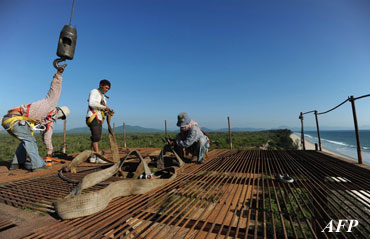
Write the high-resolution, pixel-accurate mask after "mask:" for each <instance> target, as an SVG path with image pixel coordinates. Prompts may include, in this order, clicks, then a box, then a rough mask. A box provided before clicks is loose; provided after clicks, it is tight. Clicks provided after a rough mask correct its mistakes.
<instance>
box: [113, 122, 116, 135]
mask: <svg viewBox="0 0 370 239" xmlns="http://www.w3.org/2000/svg"><path fill="white" fill-rule="evenodd" d="M115 129H116V123H115V122H113V129H112V130H113V134H114V133H115Z"/></svg>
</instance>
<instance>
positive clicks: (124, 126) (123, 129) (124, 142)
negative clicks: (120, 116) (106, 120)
mask: <svg viewBox="0 0 370 239" xmlns="http://www.w3.org/2000/svg"><path fill="white" fill-rule="evenodd" d="M122 131H123V147H124V148H127V147H126V124H125V122H123V127H122Z"/></svg>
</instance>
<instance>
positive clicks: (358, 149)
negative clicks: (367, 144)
mask: <svg viewBox="0 0 370 239" xmlns="http://www.w3.org/2000/svg"><path fill="white" fill-rule="evenodd" d="M349 101H350V102H351V104H352V113H353V122H354V124H355V132H356V141H357V157H358V163H359V164H363V159H362V151H361V144H360V133H359V131H358V124H357V115H356V106H355V99H354V98H353V95H351V96H350V97H349Z"/></svg>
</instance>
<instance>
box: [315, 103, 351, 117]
mask: <svg viewBox="0 0 370 239" xmlns="http://www.w3.org/2000/svg"><path fill="white" fill-rule="evenodd" d="M348 100H349V99H346V100H345V101H343V102H342V103H340V104H339V105H337V106H335V107H334V108H332V109H330V110H328V111H325V112H320V113H317V114H318V115H322V114H326V113H329V112H330V111H333V110H335V109H336V108H338V107H339V106H341V105H343V104H344V103H346V102H347V101H348Z"/></svg>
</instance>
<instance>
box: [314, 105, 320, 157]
mask: <svg viewBox="0 0 370 239" xmlns="http://www.w3.org/2000/svg"><path fill="white" fill-rule="evenodd" d="M315 118H316V129H317V138H318V139H319V150H320V151H322V147H321V138H320V127H319V119H318V117H317V110H315Z"/></svg>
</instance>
